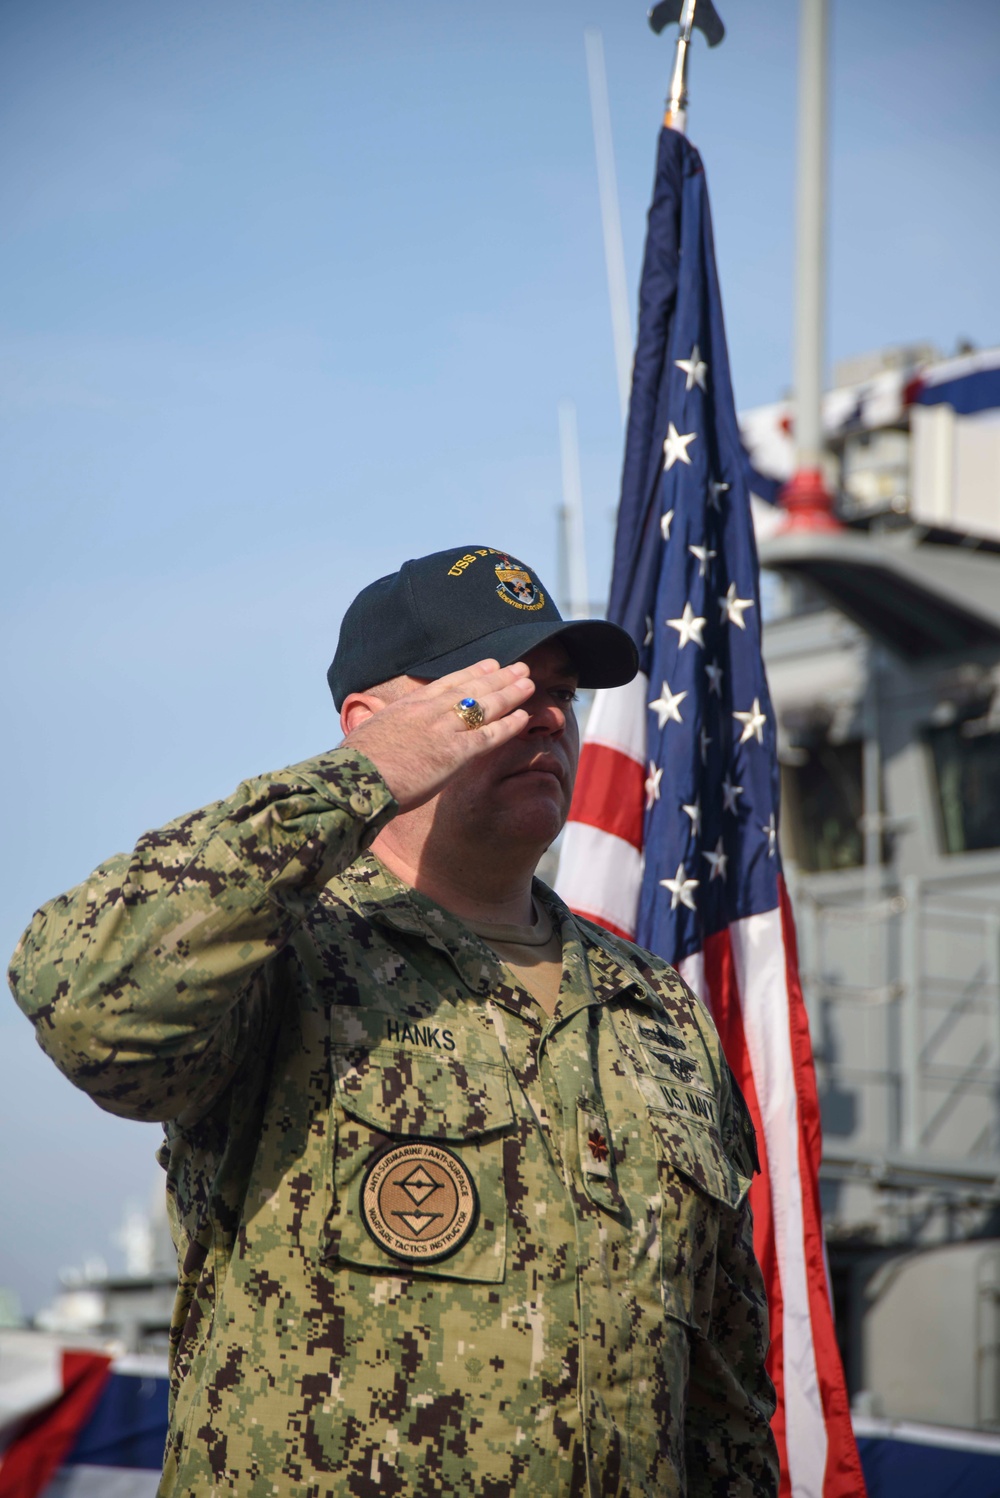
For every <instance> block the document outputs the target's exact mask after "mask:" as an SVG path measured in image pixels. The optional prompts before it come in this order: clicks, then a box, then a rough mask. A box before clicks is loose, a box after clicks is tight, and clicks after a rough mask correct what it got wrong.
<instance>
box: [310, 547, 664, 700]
mask: <svg viewBox="0 0 1000 1498" xmlns="http://www.w3.org/2000/svg"><path fill="white" fill-rule="evenodd" d="M555 639H558V640H561V641H562V642H563V643H564V644H565V646H566V649H567V650H568V652H569V654H570V657H571V659H572V661H573V664H574V666H575V667H576V668H577V670H578V672H579V675H580V685H581V686H582V687H618V686H622V685H624V683H625V682H627V681H631V680H632V678H633V676H634V675H635V673H636V671H637V670H638V669H639V657H638V654H637V652H636V648H635V645H634V644H633V642H632V637H631V635H629V634H627V633H626V631H625V630H624V629H620V628H619V627H618V625H617V624H609V623H608V622H607V621H606V620H604V619H563V617H562V615H561V614H560V613H559V610H558V609H557V608H556V606H555V604H554V602H553V601H552V597H551V595H550V594H549V593H548V592H547V591H546V590H545V589H544V588H543V587H542V584H541V583H540V581H539V580H538V577H537V576H536V574H535V573H534V572H533V571H532V570H531V568H530V567H526V566H525V565H524V563H523V562H519V561H518V560H517V559H516V558H515V557H513V556H511V554H510V552H508V551H498V550H497V549H496V547H494V546H455V547H452V548H451V549H450V550H449V551H436V552H434V553H433V555H432V556H429V557H417V558H415V559H414V560H413V561H410V562H404V563H403V565H402V567H400V569H399V571H398V572H392V573H390V574H389V576H388V577H380V578H379V579H378V581H377V582H374V583H370V584H369V585H368V587H367V588H362V590H361V592H360V593H359V594H358V596H357V598H355V600H354V602H353V603H352V604H351V606H350V608H349V609H348V610H347V613H346V614H345V615H344V620H343V623H342V624H341V626H340V639H339V640H338V642H337V653H336V655H335V656H334V658H333V664H332V665H331V667H330V669H329V671H328V672H327V673H326V679H327V681H328V682H329V683H330V691H331V692H332V693H333V700H334V702H335V703H336V706H337V711H338V712H339V711H340V709H341V708H342V707H343V705H344V699H345V698H346V697H348V696H349V695H350V693H351V692H365V691H367V690H368V689H369V688H370V687H374V686H378V684H379V683H380V682H383V681H390V680H391V679H392V677H394V676H422V677H427V678H428V679H429V680H435V679H436V678H437V677H439V676H447V675H448V673H449V671H459V670H461V669H462V668H463V667H464V666H474V665H475V663H476V661H480V660H484V659H486V658H487V657H492V658H493V659H494V660H498V661H499V662H500V664H501V666H509V665H511V663H512V662H514V661H518V660H520V659H521V658H522V657H523V656H524V655H526V654H527V652H528V651H529V650H531V649H532V648H533V647H534V646H535V645H540V644H541V643H542V641H543V640H555Z"/></svg>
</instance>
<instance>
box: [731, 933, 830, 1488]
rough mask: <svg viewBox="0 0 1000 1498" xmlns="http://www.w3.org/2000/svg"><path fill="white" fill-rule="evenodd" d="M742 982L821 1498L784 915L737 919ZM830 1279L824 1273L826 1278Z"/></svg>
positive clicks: (810, 1477)
mask: <svg viewBox="0 0 1000 1498" xmlns="http://www.w3.org/2000/svg"><path fill="white" fill-rule="evenodd" d="M730 930H731V936H732V942H733V964H734V968H735V972H736V982H737V986H738V988H739V992H740V994H741V996H742V1002H743V1024H744V1029H745V1032H746V1038H747V1049H748V1051H749V1053H750V1065H751V1068H752V1070H753V1074H754V1080H755V1082H756V1089H757V1096H758V1098H759V1099H760V1100H761V1122H762V1123H763V1126H764V1138H765V1142H766V1145H767V1153H768V1157H769V1159H770V1161H771V1177H770V1187H771V1202H772V1206H773V1212H774V1227H775V1243H776V1247H777V1257H778V1273H779V1275H780V1278H781V1292H782V1299H783V1301H784V1314H783V1318H782V1319H783V1334H784V1347H783V1372H784V1391H785V1420H786V1425H787V1430H788V1469H789V1474H790V1476H791V1481H792V1491H793V1492H794V1493H795V1495H796V1498H823V1475H824V1472H825V1470H826V1448H827V1433H826V1424H825V1421H824V1416H823V1405H822V1401H821V1399H820V1393H819V1379H818V1377H817V1373H816V1357H815V1349H814V1347H813V1339H812V1328H811V1324H810V1309H809V1287H808V1284H807V1282H806V1263H805V1251H804V1237H803V1210H802V1179H801V1176H800V1174H799V1149H798V1140H799V1119H798V1098H797V1088H796V1083H795V1077H794V1072H793V1060H792V1049H791V1035H790V1030H789V1018H788V980H787V969H786V962H785V951H784V945H783V942H782V930H781V913H780V911H778V910H768V911H765V912H764V913H763V914H761V915H752V916H747V917H746V919H744V920H742V921H734V922H733V925H732V927H731V928H730ZM824 1279H825V1276H824Z"/></svg>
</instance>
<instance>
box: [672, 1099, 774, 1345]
mask: <svg viewBox="0 0 1000 1498" xmlns="http://www.w3.org/2000/svg"><path fill="white" fill-rule="evenodd" d="M649 1118H650V1122H651V1124H652V1126H653V1133H654V1135H655V1138H656V1144H657V1148H658V1150H659V1154H660V1163H659V1175H660V1197H661V1202H662V1208H661V1240H660V1249H661V1274H662V1289H663V1305H664V1310H665V1311H666V1312H667V1313H668V1314H669V1315H671V1316H674V1317H676V1318H677V1320H679V1321H684V1322H686V1323H687V1325H688V1326H692V1327H694V1328H695V1329H696V1330H698V1331H700V1332H702V1333H703V1334H705V1335H707V1334H708V1332H709V1329H710V1325H711V1320H712V1303H713V1296H714V1292H715V1276H716V1271H717V1260H718V1253H719V1248H720V1240H721V1239H723V1238H724V1236H725V1235H727V1234H728V1235H730V1236H732V1235H734V1234H736V1233H738V1231H739V1228H738V1225H737V1220H736V1209H737V1208H738V1207H739V1206H740V1203H741V1202H742V1200H743V1198H744V1196H745V1195H746V1192H747V1188H748V1186H749V1184H750V1183H749V1180H748V1179H747V1178H746V1177H744V1176H741V1175H739V1174H738V1172H737V1170H736V1168H735V1167H734V1165H733V1164H732V1163H731V1161H730V1160H729V1157H728V1156H727V1154H726V1152H725V1150H724V1149H723V1146H722V1140H721V1138H720V1135H719V1130H718V1126H717V1123H716V1122H715V1121H714V1120H710V1119H705V1120H703V1121H699V1120H697V1119H696V1118H695V1117H694V1116H692V1115H691V1114H689V1113H688V1112H686V1111H681V1109H680V1108H678V1109H676V1110H673V1111H661V1110H660V1109H659V1108H651V1109H650V1113H649Z"/></svg>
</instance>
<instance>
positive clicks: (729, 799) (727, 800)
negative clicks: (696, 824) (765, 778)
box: [722, 773, 743, 817]
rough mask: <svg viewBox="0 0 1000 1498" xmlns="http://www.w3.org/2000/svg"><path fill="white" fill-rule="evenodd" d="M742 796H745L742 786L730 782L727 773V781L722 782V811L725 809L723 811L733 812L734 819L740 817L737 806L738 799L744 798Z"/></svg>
mask: <svg viewBox="0 0 1000 1498" xmlns="http://www.w3.org/2000/svg"><path fill="white" fill-rule="evenodd" d="M742 794H743V787H742V786H741V785H734V784H733V782H732V781H731V780H730V778H729V775H728V773H727V775H726V778H725V780H724V781H723V782H722V809H723V811H731V812H732V814H733V816H734V817H735V816H737V815H738V809H737V806H736V802H737V800H738V798H739V797H740V796H742Z"/></svg>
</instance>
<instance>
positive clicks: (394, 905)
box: [340, 853, 656, 1021]
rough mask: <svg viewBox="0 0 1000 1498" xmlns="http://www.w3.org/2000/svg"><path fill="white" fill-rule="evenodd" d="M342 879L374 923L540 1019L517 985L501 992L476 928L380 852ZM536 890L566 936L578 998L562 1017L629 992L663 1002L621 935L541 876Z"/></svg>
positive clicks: (566, 962)
mask: <svg viewBox="0 0 1000 1498" xmlns="http://www.w3.org/2000/svg"><path fill="white" fill-rule="evenodd" d="M340 879H341V880H342V881H343V882H344V883H346V884H347V885H348V886H349V888H350V892H351V898H352V901H353V903H354V904H355V906H356V907H357V909H358V910H359V912H360V913H361V914H362V915H363V916H364V917H365V918H366V919H367V920H369V921H373V922H376V923H378V924H380V925H387V926H391V927H393V928H394V929H395V930H397V931H401V932H403V933H405V934H406V935H408V936H417V937H422V938H423V939H424V940H425V941H427V942H429V943H430V945H431V946H433V947H436V948H438V949H439V950H440V951H442V952H443V953H444V954H445V955H446V956H447V957H448V959H449V960H450V962H451V964H452V966H453V967H454V968H455V970H456V972H457V974H458V976H459V978H460V979H461V981H462V983H463V984H464V986H465V987H466V988H467V989H468V990H469V991H470V993H473V994H475V995H476V997H477V998H481V999H486V998H490V997H491V998H492V999H493V1000H494V1002H496V1003H499V1004H501V1005H502V1006H503V1007H504V1008H507V1009H512V1010H514V1011H515V1012H517V1013H518V1014H519V1015H521V1017H522V1018H526V1019H527V1018H531V1019H532V1020H535V1021H537V1016H538V1011H537V1008H536V1006H535V1005H534V1004H531V1005H527V1006H526V1005H525V1004H524V1002H523V1000H521V999H520V998H519V996H518V991H517V990H510V989H507V988H504V987H503V986H502V985H501V986H500V987H499V989H498V984H497V969H498V967H499V966H500V964H499V962H498V959H497V957H496V956H495V954H494V953H493V952H492V951H490V949H489V948H488V947H487V946H486V945H485V943H483V942H482V941H481V940H480V938H479V937H478V936H476V934H475V932H474V931H472V930H470V928H469V927H468V926H467V925H466V924H465V922H464V921H462V920H460V919H459V917H458V916H456V915H452V914H451V912H450V911H447V910H445V909H444V908H443V907H442V906H440V905H438V904H436V903H435V901H433V900H431V899H428V897H427V896H426V895H423V894H421V893H420V891H419V890H415V889H412V888H411V887H410V886H409V885H408V884H404V882H403V881H402V880H401V879H400V878H398V877H397V875H395V874H393V873H392V872H391V871H390V870H389V869H387V868H386V866H385V864H383V863H382V862H381V861H380V860H379V859H378V858H376V857H375V855H374V854H372V853H363V854H362V855H361V857H360V858H358V859H357V860H356V861H355V862H354V863H353V864H352V865H351V867H350V868H349V869H347V870H346V871H345V872H344V873H343V874H341V876H340ZM532 892H533V894H534V896H535V898H536V900H538V901H539V902H540V903H541V904H542V905H544V906H545V908H546V909H547V910H548V913H549V915H550V916H551V918H552V924H553V927H554V928H555V930H557V931H558V932H559V934H560V937H561V939H562V945H563V968H564V970H567V971H568V974H569V979H570V983H569V988H568V992H570V993H572V994H573V995H574V1001H572V1002H570V1003H568V1004H565V1003H562V1002H561V1007H560V1015H559V1018H560V1019H563V1018H566V1017H567V1016H568V1015H569V1014H572V1013H575V1012H576V1011H577V1010H578V1009H581V1008H584V1007H585V1006H587V1005H590V1004H606V1003H607V1002H608V1001H609V1000H610V999H612V998H616V997H620V996H623V994H624V992H625V990H630V991H631V993H630V996H631V997H634V998H636V999H638V1000H640V1001H642V1000H645V1001H646V1002H647V1003H649V1004H651V1006H652V1007H656V1005H655V1000H653V999H652V996H651V994H650V992H649V989H648V987H647V985H646V984H645V983H644V982H643V979H642V976H641V974H640V973H639V971H638V969H637V968H636V967H635V966H634V965H633V964H632V963H631V962H630V961H629V960H628V959H627V958H626V957H625V956H624V955H623V954H622V953H620V952H619V951H618V950H616V949H617V947H618V945H619V944H618V943H617V942H614V940H613V938H611V939H609V940H610V942H611V945H608V944H606V943H605V942H604V941H603V940H602V939H601V938H600V937H599V936H598V935H597V934H596V932H592V931H591V930H589V929H588V927H587V925H586V924H584V925H581V923H580V922H578V921H577V919H576V917H575V916H574V914H573V912H572V911H571V910H570V909H569V907H568V906H567V905H565V904H564V903H563V901H562V900H560V898H559V896H558V895H557V894H556V893H555V891H554V890H552V889H549V887H548V885H546V884H543V883H542V881H541V880H540V879H535V880H534V882H533V885H532Z"/></svg>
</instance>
